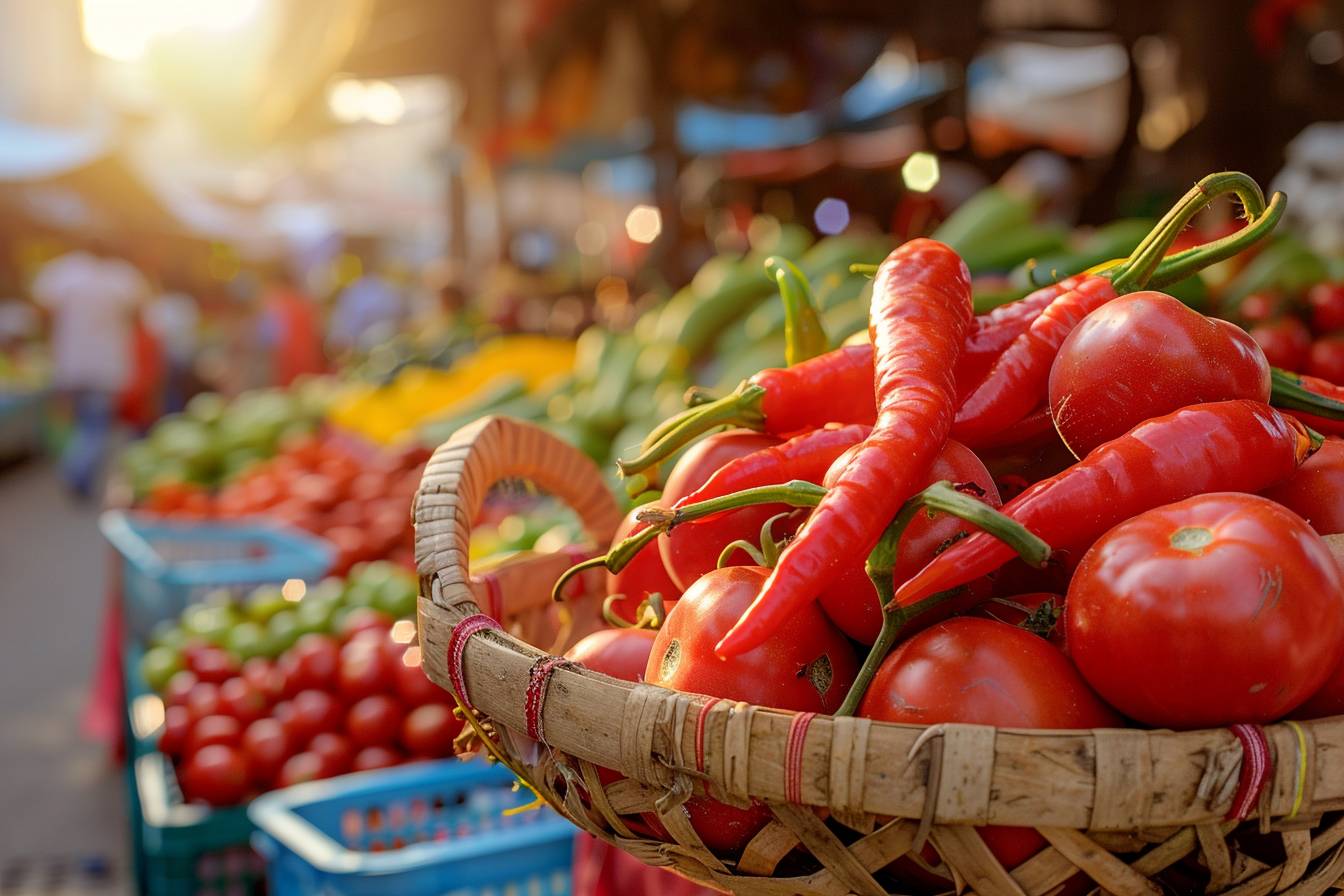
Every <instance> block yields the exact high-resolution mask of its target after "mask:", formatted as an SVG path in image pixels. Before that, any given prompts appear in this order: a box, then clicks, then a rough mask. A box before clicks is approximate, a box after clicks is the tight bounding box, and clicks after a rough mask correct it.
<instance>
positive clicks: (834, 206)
mask: <svg viewBox="0 0 1344 896" xmlns="http://www.w3.org/2000/svg"><path fill="white" fill-rule="evenodd" d="M812 220H813V221H814V222H815V223H816V225H817V229H818V230H820V231H821V232H822V233H824V234H827V235H831V236H833V235H835V234H837V233H843V232H844V229H845V228H846V227H848V226H849V203H847V202H845V200H843V199H836V198H835V197H834V196H827V197H826V198H825V199H823V200H821V201H820V202H818V203H817V208H816V210H815V211H814V212H812Z"/></svg>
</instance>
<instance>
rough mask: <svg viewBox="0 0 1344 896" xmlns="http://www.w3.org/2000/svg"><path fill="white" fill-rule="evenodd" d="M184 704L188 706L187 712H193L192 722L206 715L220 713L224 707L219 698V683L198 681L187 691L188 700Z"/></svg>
mask: <svg viewBox="0 0 1344 896" xmlns="http://www.w3.org/2000/svg"><path fill="white" fill-rule="evenodd" d="M183 705H185V706H186V707H187V712H189V713H191V720H192V722H199V721H200V720H201V719H203V718H205V717H206V716H214V715H219V713H220V710H221V709H222V708H223V704H222V703H221V702H220V699H219V685H216V684H211V683H210V682H208V681H199V682H197V683H196V684H194V685H192V688H191V690H190V691H188V692H187V700H186V703H185V704H183Z"/></svg>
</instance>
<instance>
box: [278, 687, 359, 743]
mask: <svg viewBox="0 0 1344 896" xmlns="http://www.w3.org/2000/svg"><path fill="white" fill-rule="evenodd" d="M290 704H291V706H293V708H294V721H293V726H292V728H291V733H292V734H294V735H296V740H297V741H298V742H299V743H303V744H306V743H308V742H309V741H311V740H312V739H313V738H314V737H317V735H319V734H321V733H323V732H324V731H340V730H341V721H342V720H343V719H344V717H345V712H344V711H343V710H342V709H341V704H340V703H339V702H337V700H336V698H335V697H333V696H331V695H330V694H328V693H327V692H326V691H319V690H307V691H299V692H298V693H297V694H295V695H294V699H293V700H292V701H290Z"/></svg>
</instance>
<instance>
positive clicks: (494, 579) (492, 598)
mask: <svg viewBox="0 0 1344 896" xmlns="http://www.w3.org/2000/svg"><path fill="white" fill-rule="evenodd" d="M477 581H478V582H480V583H481V584H482V585H484V586H485V597H486V600H488V601H489V602H490V606H489V607H488V608H487V609H486V612H487V613H489V614H490V616H491V617H492V618H494V619H502V618H503V616H504V595H503V594H502V593H501V591H500V588H499V577H498V576H496V575H495V574H494V573H492V572H488V573H486V574H485V575H483V576H481V577H480V578H478V579H477Z"/></svg>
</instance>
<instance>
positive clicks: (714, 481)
mask: <svg viewBox="0 0 1344 896" xmlns="http://www.w3.org/2000/svg"><path fill="white" fill-rule="evenodd" d="M871 430H872V427H870V426H864V425H863V424H861V423H850V424H848V425H845V426H826V427H823V428H821V429H813V430H809V431H808V432H805V433H803V434H802V435H798V436H794V437H793V438H791V439H789V440H788V441H786V442H781V443H779V444H778V445H771V446H770V447H768V448H762V449H761V450H760V451H754V452H752V453H751V454H747V455H744V456H743V457H738V458H734V459H733V460H730V461H728V463H726V464H724V465H723V466H721V467H719V468H718V469H717V470H715V471H714V475H712V476H710V477H709V478H708V479H707V480H705V483H704V485H702V486H700V487H699V488H698V489H696V490H695V491H693V492H691V493H690V494H689V495H687V496H686V497H684V498H682V499H681V500H680V501H678V502H677V503H676V504H674V505H672V506H673V509H676V508H678V507H684V506H685V505H687V504H697V503H699V502H701V501H708V500H709V499H710V498H717V497H720V496H722V495H727V494H731V493H732V492H740V491H742V490H743V489H748V488H756V487H757V486H761V485H775V484H777V483H780V482H789V481H791V480H799V479H800V480H802V481H803V482H814V483H816V484H817V485H820V484H821V480H822V477H824V476H825V475H826V471H827V470H828V469H830V467H831V464H833V463H835V459H836V458H837V457H839V456H840V455H842V454H844V453H845V452H846V451H848V450H849V449H850V448H852V447H854V446H855V445H857V444H859V443H860V442H862V441H863V440H864V439H866V438H867V437H868V433H869V432H870V431H871ZM725 512H727V511H725ZM717 516H718V514H714V515H712V516H705V517H700V518H698V519H696V520H695V521H694V522H692V523H690V524H689V525H692V526H694V525H696V524H697V523H702V522H704V521H705V520H712V519H715V518H716V517H717Z"/></svg>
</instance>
